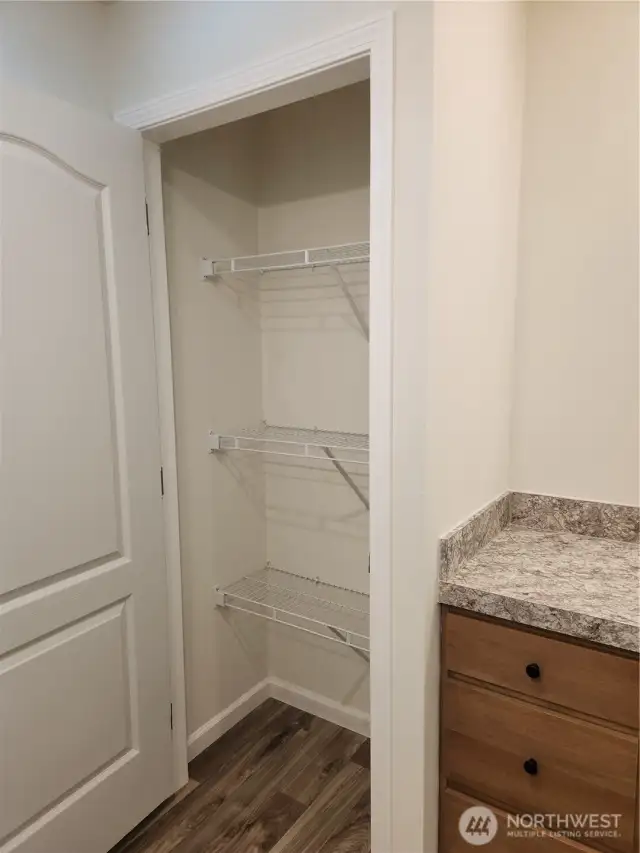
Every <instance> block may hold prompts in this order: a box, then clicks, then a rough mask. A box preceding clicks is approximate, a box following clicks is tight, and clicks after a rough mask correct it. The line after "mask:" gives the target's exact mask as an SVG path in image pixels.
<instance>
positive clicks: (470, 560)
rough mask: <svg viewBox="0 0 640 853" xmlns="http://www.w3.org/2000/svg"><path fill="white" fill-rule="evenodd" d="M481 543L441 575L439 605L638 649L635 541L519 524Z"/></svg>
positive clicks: (639, 579)
mask: <svg viewBox="0 0 640 853" xmlns="http://www.w3.org/2000/svg"><path fill="white" fill-rule="evenodd" d="M466 533H467V531H465V535H466ZM455 535H456V536H458V537H459V535H460V534H459V533H457V534H455ZM450 538H451V537H450ZM485 539H486V542H484V543H481V545H480V547H479V548H478V549H477V550H476V552H475V553H471V554H469V556H466V555H465V554H464V553H463V554H462V556H461V558H459V559H456V560H454V561H452V564H451V565H445V566H444V570H441V580H440V601H441V602H442V603H443V604H449V605H452V606H455V607H461V608H464V609H467V610H472V611H476V612H478V613H484V614H487V615H490V616H496V617H499V618H502V619H508V620H511V621H514V622H519V623H521V624H525V625H531V626H533V627H537V628H543V629H547V630H550V631H557V632H559V633H562V634H567V635H569V636H573V637H580V638H583V639H587V640H592V641H593V642H597V643H603V644H606V645H609V646H614V647H616V648H620V649H628V650H631V651H638V650H639V648H640V630H639V624H640V606H639V596H640V564H639V547H638V543H637V542H624V541H619V540H617V539H606V538H596V537H592V536H584V535H580V534H575V533H571V532H567V531H566V530H560V531H557V530H555V531H549V530H535V529H529V528H527V527H521V526H518V525H509V526H507V527H505V528H503V529H501V530H500V529H498V530H497V531H494V530H492V531H490V535H487V536H485ZM443 541H444V542H446V541H447V540H443Z"/></svg>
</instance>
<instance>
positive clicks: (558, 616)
mask: <svg viewBox="0 0 640 853" xmlns="http://www.w3.org/2000/svg"><path fill="white" fill-rule="evenodd" d="M439 597H440V603H441V604H448V605H450V606H451V607H460V608H462V609H464V610H470V611H473V612H475V613H482V614H484V615H486V616H495V617H496V618H498V619H506V620H508V621H510V622H516V623H518V624H520V625H530V626H531V627H533V628H542V629H543V630H547V631H555V632H556V633H559V634H566V635H567V636H569V637H577V638H579V639H583V640H590V641H591V642H594V643H601V644H603V645H606V646H612V647H614V648H618V649H625V650H627V651H631V652H638V651H640V631H639V628H638V626H637V625H631V624H629V623H626V622H617V621H616V620H613V619H608V618H600V617H597V616H593V615H590V614H586V613H580V612H577V611H574V610H564V609H562V608H558V607H553V606H551V605H548V604H544V603H541V602H533V601H526V600H524V599H521V598H516V597H515V596H513V595H506V594H505V593H498V592H493V591H490V590H486V589H478V588H476V587H473V586H471V585H466V584H459V583H454V582H452V581H446V580H441V581H440V596H439Z"/></svg>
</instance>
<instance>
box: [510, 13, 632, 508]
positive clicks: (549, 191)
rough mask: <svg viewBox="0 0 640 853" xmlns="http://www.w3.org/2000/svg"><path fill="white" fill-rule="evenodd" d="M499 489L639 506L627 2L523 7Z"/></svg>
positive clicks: (629, 16) (630, 39)
mask: <svg viewBox="0 0 640 853" xmlns="http://www.w3.org/2000/svg"><path fill="white" fill-rule="evenodd" d="M524 127H525V133H524V154H523V184H522V222H521V255H520V281H519V288H518V307H517V349H516V353H517V355H516V365H515V393H514V401H515V402H514V417H513V455H512V474H511V486H512V488H514V489H516V490H521V491H527V492H543V493H546V494H552V495H564V496H566V497H576V498H585V499H589V500H601V501H612V502H619V503H625V504H637V503H638V470H639V462H638V446H639V434H638V413H639V410H640V402H639V398H638V4H637V3H618V2H593V3H590V2H579V3H571V2H561V3H529V4H528V38H527V99H526V112H525V124H524Z"/></svg>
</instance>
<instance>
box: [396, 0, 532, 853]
mask: <svg viewBox="0 0 640 853" xmlns="http://www.w3.org/2000/svg"><path fill="white" fill-rule="evenodd" d="M524 37H525V21H524V11H523V8H522V6H521V5H520V4H518V3H502V2H490V3H484V2H456V3H446V2H443V3H436V4H435V7H434V20H433V49H434V53H433V62H434V66H433V104H432V108H431V109H432V112H431V114H432V117H433V136H432V148H431V151H430V152H429V151H428V150H427V151H426V152H425V154H424V161H425V162H430V166H431V168H430V172H429V176H428V177H424V173H423V171H422V170H421V169H420V167H419V165H418V163H419V158H420V153H421V144H422V145H423V144H424V143H421V141H420V140H422V137H423V135H424V133H425V132H426V130H427V128H426V127H425V128H424V130H423V133H419V134H416V136H418V140H419V141H416V140H414V141H413V143H412V145H411V147H410V148H409V150H408V151H407V145H409V144H410V143H409V142H408V139H409V138H410V137H409V131H410V127H411V125H410V123H409V122H408V121H407V119H406V118H405V122H406V125H405V126H406V134H407V135H406V136H405V135H404V134H403V135H402V136H401V137H400V140H401V141H400V144H399V145H398V149H397V151H396V157H397V162H398V166H397V170H396V178H395V182H396V183H395V188H396V196H397V200H396V208H395V209H396V211H397V213H396V245H395V249H396V253H397V257H396V276H397V286H398V288H399V289H401V288H402V283H403V282H404V281H405V280H409V279H410V278H411V277H412V276H413V277H417V276H419V273H420V272H421V271H424V278H423V279H421V278H420V277H418V279H417V280H418V282H420V285H421V289H424V290H425V293H420V292H417V293H416V294H415V298H414V305H413V310H414V311H415V312H416V315H417V318H416V319H415V320H413V324H414V326H415V328H414V330H413V331H414V334H416V335H418V334H419V333H420V327H421V326H422V328H423V334H424V336H425V338H426V345H425V346H426V357H425V366H424V367H423V368H422V371H423V372H422V375H421V379H422V382H423V383H424V384H422V382H418V381H417V376H413V377H411V378H412V380H413V383H414V388H413V393H414V394H415V393H416V392H418V389H419V388H420V387H421V385H422V387H425V392H424V393H426V421H425V433H426V445H425V452H426V461H425V468H424V475H423V479H422V483H424V484H425V485H424V486H423V488H425V489H426V505H427V512H426V519H425V521H426V525H425V531H424V540H423V544H422V543H421V549H425V550H426V554H427V559H426V560H425V562H424V564H423V567H422V572H423V573H424V579H422V578H421V577H419V576H416V577H415V578H414V579H413V582H412V584H411V585H410V586H407V585H402V586H400V584H398V587H399V589H398V592H397V593H396V587H395V586H394V595H395V596H396V598H398V597H401V600H400V601H397V603H396V607H398V608H399V609H400V612H402V613H403V614H406V617H407V618H408V622H409V624H411V626H412V628H413V629H414V631H416V629H417V628H418V626H419V627H420V628H422V629H423V630H424V636H425V647H426V658H425V660H424V665H425V672H426V679H425V683H424V685H423V689H424V690H425V697H424V700H423V701H424V716H425V719H426V720H427V726H426V731H425V735H424V743H423V744H422V747H423V748H424V750H425V769H426V787H425V790H424V793H423V796H424V800H425V803H426V807H425V809H424V818H425V820H424V825H425V843H424V847H423V848H422V849H424V850H425V851H429V853H432V851H435V850H436V849H437V841H436V835H435V826H434V824H435V820H434V814H435V807H436V803H437V795H438V794H437V792H438V766H437V754H438V753H437V728H436V724H437V723H436V721H437V714H438V705H437V697H438V696H439V681H438V671H439V670H438V668H439V647H440V643H439V631H438V624H439V621H438V619H439V617H438V608H437V575H438V539H439V537H440V536H441V535H442V534H443V533H445V532H446V531H447V530H449V529H451V528H452V527H453V526H454V525H455V524H456V523H458V522H459V521H461V520H462V519H464V518H466V517H468V516H469V515H470V514H471V513H472V512H474V511H475V510H477V509H478V508H480V507H481V506H483V505H484V504H486V503H488V502H489V501H491V500H493V499H494V498H495V497H497V496H498V495H499V494H500V493H501V492H503V491H505V490H506V489H507V487H508V476H509V428H510V399H511V364H512V360H513V346H514V303H515V290H516V275H517V216H518V203H519V185H520V165H521V132H522V111H523V98H524ZM419 50H420V45H419V44H416V45H415V51H416V53H418V52H419ZM417 61H418V60H417V59H416V62H417ZM423 61H424V60H423ZM398 62H399V63H400V62H402V57H398ZM408 85H409V86H410V87H411V86H412V87H413V88H414V90H415V89H417V88H418V86H419V85H420V81H419V80H414V81H413V82H412V83H411V84H408ZM418 97H419V94H418V93H415V98H416V100H417V98H418ZM398 99H399V102H406V105H407V112H408V110H409V108H410V107H413V109H414V110H415V101H414V100H412V99H411V97H410V92H405V91H404V90H403V89H401V88H400V87H399V88H398ZM425 106H426V105H425ZM423 120H424V119H423ZM396 121H397V125H396V140H398V137H399V135H400V133H401V131H402V124H401V122H400V121H399V119H397V120H396ZM414 132H415V129H414ZM417 175H418V176H419V178H420V183H419V184H418V185H417V186H415V187H414V186H413V185H414V183H415V182H416V176H417ZM400 200H402V201H403V205H402V206H401V204H400ZM425 222H426V223H429V224H428V227H427V225H426V224H425ZM425 235H427V240H426V245H425V242H424V236H425ZM423 282H424V284H423ZM410 310H411V305H408V306H407V308H406V311H405V315H404V316H403V317H402V318H397V328H398V332H399V333H400V334H404V335H407V336H408V337H409V338H410V339H411V338H412V335H411V334H410V332H409V330H410V329H411V322H412V321H411V320H410V319H408V318H407V315H408V313H409V311H410ZM400 320H402V321H403V322H402V325H400ZM407 381H408V382H409V380H407ZM407 393H411V389H410V388H407ZM412 438H413V440H414V441H418V442H419V437H417V438H416V437H415V436H412ZM418 446H419V445H418ZM400 473H402V472H400ZM409 475H410V472H409V471H406V472H405V476H409ZM411 520H412V519H411V516H410V518H409V521H411ZM414 524H415V521H414ZM397 564H398V563H396V565H397ZM416 598H418V600H420V599H422V600H423V601H425V602H426V605H427V611H426V614H425V615H423V614H422V612H421V609H420V607H419V605H417V604H416V603H415V599H416ZM409 614H411V618H409ZM408 633H409V632H408V631H407V637H406V642H407V646H406V648H405V649H404V654H405V655H406V656H409V655H410V654H412V649H411V647H410V646H409V644H408V640H409V636H408ZM416 633H417V631H416ZM414 636H415V634H414ZM418 636H419V633H418ZM414 645H415V639H414ZM402 651H403V650H400V652H401V653H402ZM408 689H409V688H408V687H407V690H408ZM414 689H415V690H416V691H417V689H418V688H417V686H416V687H415V688H414ZM401 701H402V697H401ZM416 703H417V697H414V698H413V699H412V704H413V705H414V706H415V705H416ZM403 713H405V714H406V712H403ZM410 722H411V721H410V720H409V721H408V723H407V729H408V728H409V724H410ZM412 746H413V748H416V745H415V744H413V745H412V744H411V743H410V742H406V743H402V746H401V747H399V745H398V744H397V743H396V744H395V747H394V748H395V749H396V751H398V749H399V748H401V749H402V750H403V751H404V752H406V755H404V763H405V764H407V763H409V762H410V761H411V759H410V755H409V752H410V750H411V748H412ZM411 799H412V802H411V804H410V807H409V808H410V811H408V813H407V820H410V819H411V813H413V811H414V810H415V808H417V805H418V804H417V803H416V802H415V801H414V798H413V797H412V798H411ZM401 807H402V806H401ZM398 849H403V850H406V851H407V853H408V851H409V850H410V848H409V847H408V846H405V847H403V848H398Z"/></svg>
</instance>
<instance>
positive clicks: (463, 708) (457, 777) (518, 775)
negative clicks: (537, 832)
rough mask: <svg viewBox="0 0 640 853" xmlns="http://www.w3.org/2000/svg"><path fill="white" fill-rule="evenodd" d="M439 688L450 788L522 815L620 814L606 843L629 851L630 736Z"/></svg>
mask: <svg viewBox="0 0 640 853" xmlns="http://www.w3.org/2000/svg"><path fill="white" fill-rule="evenodd" d="M443 689H444V696H443V709H442V722H443V729H442V765H443V767H442V769H443V773H444V776H445V778H446V779H447V782H448V783H449V784H450V785H451V787H455V788H457V787H460V788H462V789H463V790H469V791H472V792H476V793H477V794H479V795H480V796H486V797H487V798H488V799H490V800H491V799H493V800H495V801H497V802H499V803H503V804H504V805H505V806H507V807H509V808H513V809H515V810H517V811H520V812H527V813H531V812H540V813H552V814H557V813H560V814H569V813H580V814H585V813H586V814H592V813H593V814H602V813H607V814H620V815H622V817H621V818H620V831H621V836H622V837H621V838H618V839H615V840H613V839H612V840H608V844H609V846H611V847H613V848H614V849H619V850H630V849H632V843H633V828H634V814H635V796H636V778H637V776H636V774H637V765H638V741H637V738H636V737H634V736H632V735H630V734H624V733H623V732H618V731H615V730H614V729H608V728H605V727H604V726H600V725H597V724H595V723H589V722H585V721H583V720H579V719H576V718H571V717H569V716H566V715H565V714H560V713H556V712H555V711H550V710H547V709H545V708H541V707H539V706H537V705H533V704H531V703H529V702H524V701H521V700H520V699H515V698H511V697H509V696H504V695H502V694H499V693H494V692H493V691H491V690H486V689H484V688H482V687H475V686H473V685H469V684H465V683H463V682H459V681H455V680H454V679H446V680H445V681H444V683H443ZM530 760H533V761H534V762H535V764H531V763H528V764H527V769H528V770H529V771H530V772H527V769H525V762H529V761H530ZM532 771H534V772H535V775H533V774H532Z"/></svg>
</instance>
